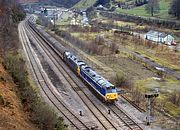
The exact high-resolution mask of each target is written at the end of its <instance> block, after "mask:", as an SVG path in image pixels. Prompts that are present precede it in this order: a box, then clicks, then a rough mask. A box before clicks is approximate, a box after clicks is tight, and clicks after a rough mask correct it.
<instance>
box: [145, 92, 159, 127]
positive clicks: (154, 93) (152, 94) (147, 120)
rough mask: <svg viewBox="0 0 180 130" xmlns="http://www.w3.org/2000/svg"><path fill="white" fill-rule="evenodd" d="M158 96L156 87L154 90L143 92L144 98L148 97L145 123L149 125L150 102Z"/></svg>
mask: <svg viewBox="0 0 180 130" xmlns="http://www.w3.org/2000/svg"><path fill="white" fill-rule="evenodd" d="M158 96H159V93H158V89H156V92H153V93H146V94H145V98H147V99H148V107H147V109H148V110H147V117H146V122H147V125H150V122H151V102H152V101H153V100H154V99H155V98H156V97H158Z"/></svg>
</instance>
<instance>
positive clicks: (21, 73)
mask: <svg viewBox="0 0 180 130" xmlns="http://www.w3.org/2000/svg"><path fill="white" fill-rule="evenodd" d="M4 66H5V68H6V69H7V70H8V71H9V73H10V74H11V75H12V77H13V79H14V82H15V83H16V84H17V85H18V90H19V91H18V93H19V95H20V98H21V101H22V103H23V105H24V108H25V111H28V112H30V113H31V115H32V116H31V120H32V121H33V122H34V123H36V124H37V125H38V126H39V127H40V128H41V129H43V130H50V129H51V130H52V129H53V128H55V126H58V125H60V121H59V119H58V117H57V115H56V113H55V112H54V111H53V110H52V109H51V108H49V106H47V105H46V104H45V103H43V102H42V101H41V99H40V98H39V95H38V94H37V93H36V90H34V89H33V87H32V86H31V84H30V83H29V78H28V72H27V70H26V65H25V61H24V60H23V59H22V57H21V56H19V54H18V53H16V52H9V53H7V54H6V57H5V60H4ZM0 100H1V99H0ZM1 102H2V103H3V100H1ZM6 105H8V106H9V105H10V104H6ZM57 123H58V124H57ZM61 124H63V122H61ZM63 126H64V125H63ZM58 127H60V126H58ZM65 127H66V126H64V128H65ZM61 128H63V127H61Z"/></svg>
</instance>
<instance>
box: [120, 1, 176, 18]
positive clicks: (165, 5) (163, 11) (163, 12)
mask: <svg viewBox="0 0 180 130" xmlns="http://www.w3.org/2000/svg"><path fill="white" fill-rule="evenodd" d="M159 7H160V12H159V13H158V14H154V17H156V18H162V19H167V18H168V19H174V18H173V17H172V16H170V15H169V14H168V10H169V8H170V1H169V0H160V2H159ZM117 12H119V13H125V14H131V15H138V16H145V17H151V14H148V13H147V12H146V11H145V5H143V6H140V7H135V8H133V9H117Z"/></svg>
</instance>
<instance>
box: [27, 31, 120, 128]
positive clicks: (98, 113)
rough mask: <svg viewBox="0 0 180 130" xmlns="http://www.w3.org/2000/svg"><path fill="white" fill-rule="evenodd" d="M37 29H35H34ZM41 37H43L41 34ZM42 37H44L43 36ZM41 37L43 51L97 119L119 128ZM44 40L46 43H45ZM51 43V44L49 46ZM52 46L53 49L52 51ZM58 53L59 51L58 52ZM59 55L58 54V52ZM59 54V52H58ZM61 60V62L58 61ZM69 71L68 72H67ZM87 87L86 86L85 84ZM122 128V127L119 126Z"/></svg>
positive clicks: (39, 39) (106, 126) (104, 123)
mask: <svg viewBox="0 0 180 130" xmlns="http://www.w3.org/2000/svg"><path fill="white" fill-rule="evenodd" d="M28 30H32V29H31V28H28ZM32 31H33V30H32ZM34 31H35V30H34ZM30 33H31V35H32V36H34V37H36V34H34V33H32V32H30ZM36 33H37V32H36ZM39 37H41V36H40V35H39ZM41 38H42V37H41ZM41 38H38V37H36V39H37V40H38V41H39V42H38V43H39V46H40V47H41V48H42V49H43V51H44V52H45V53H46V54H47V55H48V57H49V59H51V61H52V62H53V63H54V65H55V66H56V67H57V68H58V70H59V71H60V72H61V73H62V74H63V76H64V77H65V78H66V80H67V81H68V82H69V84H70V85H71V87H72V88H73V90H74V91H75V92H76V93H77V95H78V96H79V97H80V98H81V100H82V101H83V102H84V104H85V105H86V106H87V107H88V108H89V110H90V111H91V113H92V114H93V115H94V116H95V117H96V118H97V120H98V121H99V122H100V124H101V125H102V127H103V129H106V130H117V129H118V126H117V125H114V124H113V123H112V122H113V121H112V120H110V119H109V118H108V117H107V115H105V114H103V113H102V112H101V110H99V108H98V106H97V105H94V104H93V103H92V102H91V100H89V99H88V98H87V97H86V96H85V95H84V94H83V92H82V91H79V90H80V88H79V86H78V85H77V83H76V82H74V81H73V79H74V78H73V77H71V76H70V74H68V73H69V71H68V70H69V69H68V68H64V66H65V65H64V63H63V61H59V60H60V59H59V56H58V57H56V56H55V52H54V51H56V50H55V49H54V48H53V47H52V46H51V45H49V43H48V42H46V43H45V41H42V39H41ZM43 42H44V44H43ZM48 45H49V46H48ZM50 48H51V49H52V50H51V51H50ZM56 53H58V52H56ZM56 55H57V54H56ZM58 55H59V53H58ZM57 61H59V62H57ZM67 71H68V72H67ZM84 88H85V86H84ZM119 129H120V128H119Z"/></svg>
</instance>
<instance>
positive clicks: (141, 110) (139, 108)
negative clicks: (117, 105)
mask: <svg viewBox="0 0 180 130" xmlns="http://www.w3.org/2000/svg"><path fill="white" fill-rule="evenodd" d="M121 97H122V98H124V99H125V100H126V101H128V102H129V103H130V104H131V105H132V106H133V107H135V108H136V109H137V110H138V111H139V112H142V113H144V112H146V111H145V110H144V109H142V108H141V107H139V106H138V105H136V104H135V103H133V102H132V101H131V100H130V99H128V98H127V97H126V96H124V95H121Z"/></svg>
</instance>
